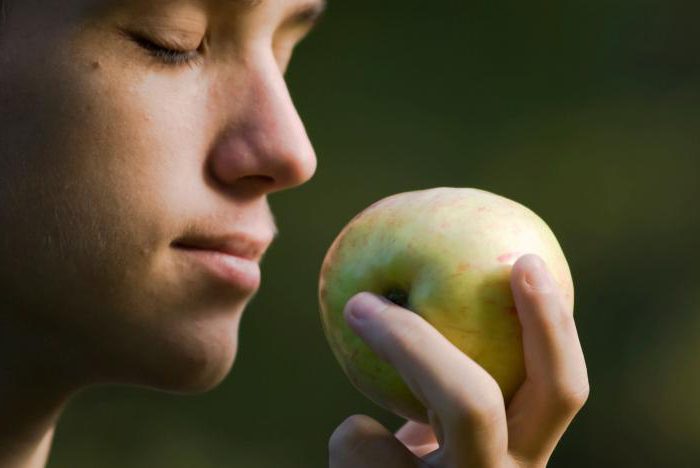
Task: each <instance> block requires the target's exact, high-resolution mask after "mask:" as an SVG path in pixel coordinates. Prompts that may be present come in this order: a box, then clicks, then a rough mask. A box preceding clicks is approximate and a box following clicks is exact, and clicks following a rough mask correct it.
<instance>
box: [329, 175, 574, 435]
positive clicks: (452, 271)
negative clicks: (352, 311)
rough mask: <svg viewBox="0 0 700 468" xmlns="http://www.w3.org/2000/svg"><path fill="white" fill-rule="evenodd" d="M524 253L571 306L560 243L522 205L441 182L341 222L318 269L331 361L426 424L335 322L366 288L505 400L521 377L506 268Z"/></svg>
mask: <svg viewBox="0 0 700 468" xmlns="http://www.w3.org/2000/svg"><path fill="white" fill-rule="evenodd" d="M528 253H532V254H537V255H539V256H540V257H541V258H542V259H543V260H544V262H545V264H546V265H547V267H548V269H549V271H550V272H551V273H552V275H553V277H554V278H555V280H556V282H557V283H558V284H559V287H560V288H561V290H562V291H563V295H564V297H565V300H566V301H567V302H568V305H569V306H570V307H573V300H574V289H573V283H572V279H571V273H570V271H569V266H568V264H567V262H566V258H565V257H564V254H563V252H562V249H561V247H560V246H559V243H558V242H557V239H556V238H555V236H554V234H553V233H552V231H551V230H550V228H549V227H548V226H547V224H546V223H545V222H544V221H543V220H542V219H541V218H540V217H539V216H537V215H536V214H535V213H533V212H532V211H531V210H529V209H528V208H526V207H525V206H523V205H521V204H519V203H516V202H514V201H512V200H509V199H507V198H504V197H502V196H499V195H496V194H493V193H490V192H486V191H483V190H478V189H473V188H449V187H442V188H434V189H429V190H421V191H414V192H406V193H400V194H396V195H392V196H390V197H387V198H385V199H383V200H380V201H378V202H376V203H374V204H373V205H371V206H370V207H368V208H367V209H365V210H364V211H362V212H361V213H360V214H358V215H357V216H355V218H353V219H352V220H351V221H350V223H348V225H347V226H345V228H344V229H343V230H342V231H341V233H340V234H339V235H338V237H337V238H336V239H335V241H334V242H333V244H332V245H331V247H330V248H329V250H328V253H327V254H326V257H325V259H324V261H323V266H322V268H321V275H320V283H319V300H320V306H321V319H322V322H323V328H324V331H325V334H326V337H327V338H328V341H329V343H330V347H331V349H332V350H333V353H334V354H335V357H336V358H337V359H338V361H339V362H340V365H341V367H342V368H343V370H344V371H345V373H346V374H347V376H348V377H349V379H350V380H351V381H352V382H353V384H354V385H355V386H356V387H357V388H358V389H359V390H360V391H361V392H363V393H364V394H365V395H366V396H367V397H369V398H370V399H372V400H374V401H375V402H376V403H378V404H379V405H381V406H384V407H385V408H387V409H389V410H390V411H392V412H394V413H396V414H398V415H400V416H403V417H405V418H408V419H412V420H416V421H422V422H427V420H428V419H427V415H426V410H425V408H424V407H423V405H422V404H421V403H420V402H419V401H418V400H417V399H416V398H415V397H414V395H413V394H412V393H411V391H410V390H409V388H408V387H407V386H406V384H405V383H404V382H403V381H402V380H401V377H400V376H399V374H398V373H397V372H396V371H395V370H394V369H393V368H392V367H391V366H389V364H387V363H386V362H385V361H382V360H381V359H379V358H378V357H377V356H376V355H375V354H374V353H373V352H372V351H371V350H370V349H369V348H368V347H367V345H365V343H364V342H363V341H362V340H361V339H360V338H359V337H358V336H357V335H355V334H354V333H353V332H352V330H351V329H350V328H349V326H348V325H347V323H346V322H345V320H344V317H343V309H344V307H345V304H346V303H347V301H348V300H349V299H350V298H351V297H352V296H353V295H355V294H356V293H358V292H361V291H369V292H373V293H375V294H379V295H382V296H384V297H386V298H387V299H389V300H391V301H392V302H394V303H397V304H399V305H401V306H402V307H404V308H406V309H408V311H412V312H413V313H417V314H420V315H421V316H422V317H423V318H424V319H425V320H427V321H428V322H429V323H430V324H432V325H433V326H434V327H435V328H436V329H437V330H438V331H440V333H442V334H443V335H444V336H445V337H446V338H447V339H448V340H450V341H451V342H452V343H453V344H454V345H455V346H457V347H458V348H459V349H460V350H462V352H464V353H465V354H466V355H467V356H469V357H471V358H472V359H473V360H475V361H476V362H477V363H478V364H479V365H481V366H482V367H483V368H484V369H485V370H486V371H487V372H488V373H489V374H490V375H491V376H492V377H493V378H494V379H495V380H496V382H498V384H499V386H500V388H501V391H502V392H503V397H504V401H505V403H506V404H507V403H508V401H509V400H510V399H511V397H512V396H513V394H514V393H515V391H516V390H517V389H518V387H519V386H520V384H521V383H522V382H523V379H524V377H525V369H524V362H523V348H522V338H521V331H520V323H519V321H518V316H517V311H516V309H515V306H514V302H513V296H512V293H511V288H510V272H511V269H512V265H513V263H515V261H516V260H517V259H518V258H519V257H520V256H521V255H524V254H528ZM408 311H407V313H411V312H408Z"/></svg>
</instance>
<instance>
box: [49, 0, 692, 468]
mask: <svg viewBox="0 0 700 468" xmlns="http://www.w3.org/2000/svg"><path fill="white" fill-rule="evenodd" d="M696 3H697V2H693V1H687V2H686V1H680V0H615V1H610V0H585V1H584V0H575V1H559V2H557V1H552V0H531V1H522V0H517V1H516V0H496V1H493V0H490V1H485V0H471V1H466V2H465V1H460V2H458V1H444V2H425V1H406V0H403V1H398V0H385V1H383V2H376V1H369V0H353V1H344V0H330V5H329V9H328V12H327V16H326V18H325V19H324V21H323V22H322V23H321V25H320V27H319V28H318V30H317V31H316V32H315V33H314V34H313V35H312V36H311V37H310V38H309V39H307V41H306V42H304V43H303V44H302V45H301V46H300V47H299V48H298V50H297V52H296V57H295V61H293V62H292V66H291V68H290V70H289V74H288V80H289V86H290V89H291V91H292V95H293V97H294V99H295V101H296V103H297V106H298V108H299V111H300V113H301V115H302V117H303V118H304V120H305V122H306V125H307V129H308V131H309V134H310V136H311V139H312V141H313V142H314V144H315V147H316V150H317V153H318V158H319V168H318V172H317V173H316V176H315V178H314V179H313V180H312V181H311V182H310V183H308V184H307V185H305V186H304V187H302V188H299V189H296V190H294V191H290V192H289V193H286V192H285V193H282V194H279V195H275V196H273V197H272V199H271V203H272V205H273V209H274V210H275V213H276V215H277V220H278V223H279V227H280V230H281V235H280V237H279V239H278V242H277V243H276V244H275V245H274V246H273V248H272V249H271V251H270V252H269V254H268V256H267V257H266V259H265V261H264V265H263V269H264V280H263V287H262V288H261V290H260V292H259V294H258V295H257V296H256V298H255V299H254V301H253V302H252V303H251V306H250V307H249V309H248V310H247V311H246V313H245V316H244V319H243V323H242V332H241V345H240V351H239V357H238V360H237V362H236V365H235V367H234V369H233V371H232V373H231V375H230V376H229V378H228V379H227V380H226V381H225V382H224V383H223V384H222V385H221V386H220V387H219V388H218V389H216V390H215V391H212V392H211V393H208V394H206V395H201V396H193V397H183V396H174V395H166V394H159V393H155V392H150V391H146V390H139V389H128V388H104V389H96V390H91V391H88V392H85V393H84V394H83V395H80V396H79V397H78V398H76V399H75V400H74V401H73V402H72V404H71V405H70V406H69V408H68V411H67V412H66V414H65V416H64V418H63V419H62V422H61V424H60V426H59V431H58V434H57V438H56V440H55V445H54V453H53V456H52V459H51V462H50V465H49V466H50V467H51V468H63V467H72V468H74V467H105V468H110V467H125V466H129V467H133V468H140V467H144V468H145V467H149V468H150V467H170V468H179V467H202V468H209V467H224V466H225V467H229V466H230V467H261V468H265V467H276V468H287V467H288V468H291V467H322V466H325V465H326V459H327V458H326V457H327V440H328V437H329V435H330V434H331V432H332V431H333V429H334V428H335V426H336V425H337V424H339V423H340V422H341V421H342V420H343V419H344V418H345V417H346V416H348V415H350V414H353V413H365V414H369V415H372V416H374V417H376V418H378V419H379V420H381V421H382V422H384V423H386V424H388V425H389V426H390V427H391V428H397V427H398V426H399V424H400V421H399V420H398V419H396V418H394V417H393V416H391V415H389V414H387V413H386V412H384V411H383V410H381V409H380V408H378V407H376V406H374V405H373V404H372V403H370V402H368V401H367V400H365V399H364V397H362V396H361V395H360V394H359V393H358V392H357V391H356V390H355V389H354V388H353V387H352V386H351V384H350V383H349V382H348V381H347V380H346V378H345V377H344V375H343V374H342V373H341V371H340V368H339V367H338V366H337V364H336V362H335V361H334V358H333V357H332V355H331V353H330V350H329V348H328V347H327V344H326V341H325V338H324V336H323V334H322V330H321V326H320V320H319V315H318V305H317V300H316V286H317V277H318V272H319V267H320V264H321V261H322V259H323V255H324V253H325V251H326V249H327V248H328V246H329V245H330V243H331V241H332V240H333V238H334V237H335V235H336V234H337V232H338V231H339V230H340V229H341V228H342V226H343V225H344V224H345V223H346V222H347V221H348V220H349V219H350V218H351V217H352V216H353V215H354V214H355V213H357V212H358V211H360V210H361V209H363V208H364V207H366V206H367V205H368V204H370V203H371V202H373V201H375V200H377V199H379V198H382V197H384V196H386V195H389V194H392V193H395V192H401V191H407V190H414V189H421V188H428V187H434V186H467V187H479V188H483V189H486V190H490V191H493V192H496V193H499V194H502V195H504V196H507V197H509V198H512V199H514V200H517V201H519V202H521V203H523V204H525V205H526V206H528V207H530V208H531V209H533V210H534V211H535V212H537V213H538V214H540V216H542V217H543V218H544V219H545V220H546V221H547V222H548V223H549V225H550V226H551V228H552V229H553V230H554V232H555V233H556V235H557V237H558V238H559V240H560V243H561V245H562V247H563V249H564V251H565V252H566V254H567V256H568V259H569V262H570V266H571V269H572V273H573V276H574V280H575V284H576V317H577V323H578V327H579V333H580V335H581V340H582V344H583V347H584V351H585V354H586V357H587V362H588V366H589V374H590V381H591V397H590V399H589V401H588V403H587V405H586V407H585V408H584V410H583V411H582V412H581V414H580V415H579V416H578V418H577V419H576V420H575V422H574V424H573V426H572V427H571V428H570V430H569V431H568V432H567V434H566V435H565V437H564V439H563V440H562V442H561V444H560V446H559V447H558V449H557V451H556V452H555V455H554V457H553V459H552V463H551V465H552V466H566V467H579V466H581V467H589V466H697V463H698V460H700V404H699V403H698V396H699V395H700V359H699V356H700V314H698V312H700V310H699V309H700V274H699V270H698V267H697V260H698V259H699V257H700V256H699V254H698V248H699V247H700V245H699V242H698V239H700V216H699V215H698V212H699V211H700V210H699V209H698V203H697V201H698V200H699V198H700V188H699V187H700V185H699V184H698V179H699V177H698V174H699V173H700V154H699V151H698V150H699V149H700V131H699V129H700V92H699V91H700V81H699V79H700V53H698V52H699V47H700V28H698V27H697V18H698V16H697V14H696V13H697V12H698V11H697V7H695V4H696Z"/></svg>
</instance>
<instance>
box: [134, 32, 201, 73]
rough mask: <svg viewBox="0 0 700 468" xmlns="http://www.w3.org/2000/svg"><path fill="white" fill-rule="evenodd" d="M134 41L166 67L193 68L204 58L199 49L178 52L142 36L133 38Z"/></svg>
mask: <svg viewBox="0 0 700 468" xmlns="http://www.w3.org/2000/svg"><path fill="white" fill-rule="evenodd" d="M132 39H133V41H134V42H136V44H138V45H139V47H141V48H142V49H144V50H145V51H146V52H148V53H149V54H150V55H151V56H152V57H154V58H156V59H157V60H159V61H160V62H162V63H164V64H165V65H169V66H174V67H177V66H182V65H190V66H193V65H196V62H197V61H198V60H199V59H201V58H202V56H201V55H200V53H199V48H197V49H195V50H177V49H171V48H169V47H165V46H162V45H160V44H157V43H155V42H153V41H151V40H150V39H146V38H145V37H141V36H132Z"/></svg>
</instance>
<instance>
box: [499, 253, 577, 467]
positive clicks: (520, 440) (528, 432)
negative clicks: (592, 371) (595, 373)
mask: <svg viewBox="0 0 700 468" xmlns="http://www.w3.org/2000/svg"><path fill="white" fill-rule="evenodd" d="M511 287H512V290H513V297H514V299H515V304H516V309H517V311H518V318H519V320H520V323H521V326H522V336H523V351H524V358H525V368H526V380H525V382H524V383H523V385H522V386H521V388H520V389H519V390H518V392H517V393H516V395H515V396H514V397H513V400H512V401H511V404H510V406H509V408H508V425H509V438H510V443H509V445H510V450H511V451H512V452H514V453H517V454H518V455H520V456H525V457H529V459H536V458H545V459H546V458H548V457H549V456H550V455H551V453H552V451H553V450H554V447H555V446H556V444H557V442H558V441H559V439H560V438H561V436H562V434H563V433H564V431H565V430H566V427H567V426H568V425H569V424H570V422H571V420H572V419H573V417H574V416H575V415H576V413H577V412H578V411H579V410H580V409H581V407H582V406H583V405H584V403H585V401H586V399H587V398H588V392H589V385H588V375H587V371H586V363H585V360H584V357H583V351H582V350H581V344H580V342H579V339H578V333H577V331H576V325H575V323H574V318H573V308H572V306H571V305H570V304H569V303H568V301H567V300H566V299H565V298H564V296H563V294H562V290H561V287H560V286H559V285H558V284H557V283H556V281H555V280H554V279H553V277H552V275H551V274H550V273H549V272H548V270H547V267H546V265H545V264H544V262H543V261H542V260H541V259H540V258H539V257H537V256H535V255H526V256H523V257H521V258H520V259H519V260H518V261H517V262H516V263H515V265H514V266H513V270H512V273H511Z"/></svg>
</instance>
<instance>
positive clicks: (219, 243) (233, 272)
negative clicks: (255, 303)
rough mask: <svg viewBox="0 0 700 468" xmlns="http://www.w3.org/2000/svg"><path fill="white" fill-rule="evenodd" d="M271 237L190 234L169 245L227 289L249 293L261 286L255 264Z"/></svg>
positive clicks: (257, 265) (258, 271) (257, 266)
mask: <svg viewBox="0 0 700 468" xmlns="http://www.w3.org/2000/svg"><path fill="white" fill-rule="evenodd" d="M271 237H272V236H270V237H268V238H261V237H258V238H255V237H252V236H250V235H246V234H242V233H241V234H231V235H223V236H204V235H190V236H185V237H182V238H180V239H177V240H175V241H173V242H172V244H171V246H172V247H173V248H175V249H176V250H177V251H178V252H179V253H180V254H182V255H184V256H185V257H186V258H187V259H189V260H190V261H191V262H192V263H193V266H195V268H200V269H202V270H204V271H205V272H206V274H207V275H208V276H209V277H212V278H214V279H216V280H218V281H219V282H222V283H224V284H225V285H226V286H228V287H233V288H236V289H239V290H242V291H245V292H248V293H252V292H254V291H255V290H257V289H258V287H259V286H260V277H261V275H260V266H259V264H258V262H259V261H260V259H261V258H262V256H263V254H264V253H265V251H266V250H267V248H268V246H269V245H270V242H271Z"/></svg>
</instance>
